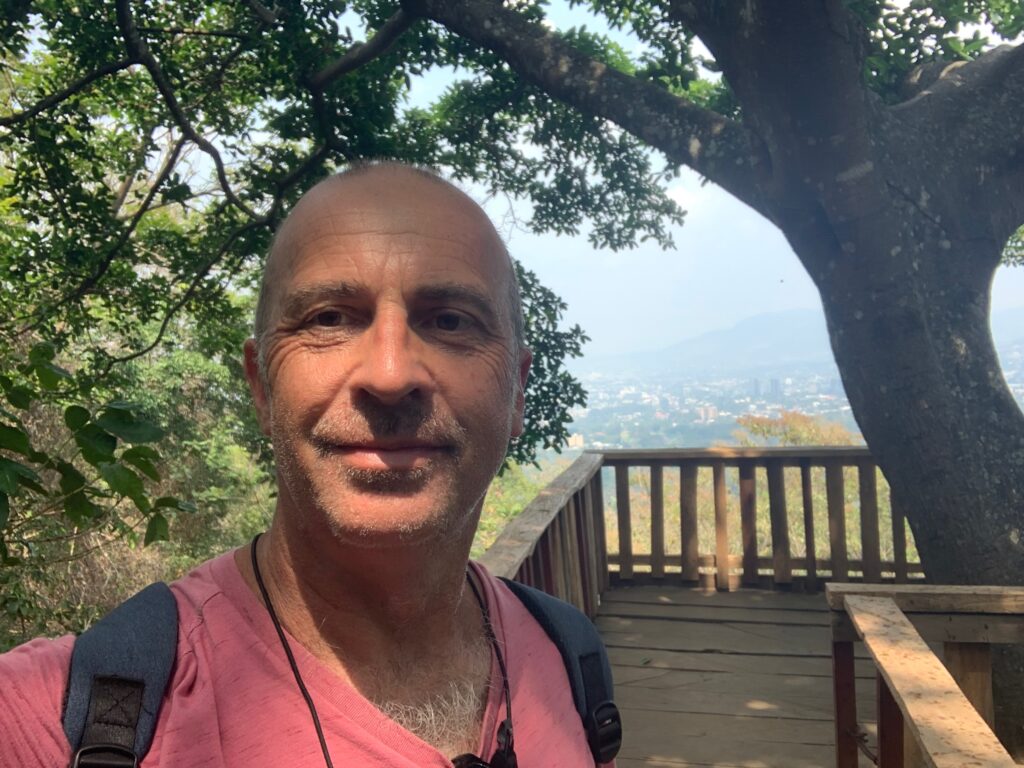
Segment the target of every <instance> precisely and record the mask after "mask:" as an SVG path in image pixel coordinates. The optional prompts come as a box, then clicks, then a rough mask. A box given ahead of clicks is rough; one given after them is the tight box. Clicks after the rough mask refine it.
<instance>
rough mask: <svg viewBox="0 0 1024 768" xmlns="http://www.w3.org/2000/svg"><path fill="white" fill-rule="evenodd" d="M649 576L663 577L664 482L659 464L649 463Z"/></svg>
mask: <svg viewBox="0 0 1024 768" xmlns="http://www.w3.org/2000/svg"><path fill="white" fill-rule="evenodd" d="M651 576H653V577H654V578H656V579H663V578H665V482H664V477H663V473H662V469H661V464H652V465H651Z"/></svg>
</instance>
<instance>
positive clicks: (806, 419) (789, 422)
mask: <svg viewBox="0 0 1024 768" xmlns="http://www.w3.org/2000/svg"><path fill="white" fill-rule="evenodd" d="M736 423H737V424H739V427H740V428H739V429H738V430H736V432H735V433H734V437H735V439H736V442H737V443H738V444H739V445H790V446H793V445H863V444H864V441H863V439H861V436H860V435H857V434H854V433H853V432H851V431H850V430H848V429H847V428H846V427H844V426H843V425H842V424H839V423H838V422H835V421H829V420H828V419H825V418H822V417H820V416H812V415H810V414H807V413H801V412H800V411H782V412H781V413H779V415H778V416H775V417H772V416H753V415H746V416H740V417H739V418H737V419H736Z"/></svg>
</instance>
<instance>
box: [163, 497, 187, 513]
mask: <svg viewBox="0 0 1024 768" xmlns="http://www.w3.org/2000/svg"><path fill="white" fill-rule="evenodd" d="M153 506H154V507H155V508H156V509H161V508H167V509H177V510H180V511H182V512H196V505H195V504H193V503H192V502H191V501H184V500H183V499H178V498H175V497H174V496H161V497H160V498H159V499H157V500H156V501H155V502H154V503H153Z"/></svg>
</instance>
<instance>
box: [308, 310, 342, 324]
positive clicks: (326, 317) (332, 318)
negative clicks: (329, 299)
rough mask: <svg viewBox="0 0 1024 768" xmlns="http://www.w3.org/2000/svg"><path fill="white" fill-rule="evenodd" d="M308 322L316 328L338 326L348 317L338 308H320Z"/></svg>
mask: <svg viewBox="0 0 1024 768" xmlns="http://www.w3.org/2000/svg"><path fill="white" fill-rule="evenodd" d="M308 322H309V325H311V326H314V327H317V328H338V327H339V326H342V325H345V324H346V323H347V322H348V317H347V316H346V315H345V313H344V312H342V311H341V310H340V309H321V310H320V311H319V312H317V313H316V314H314V315H313V316H311V317H310V318H309V321H308Z"/></svg>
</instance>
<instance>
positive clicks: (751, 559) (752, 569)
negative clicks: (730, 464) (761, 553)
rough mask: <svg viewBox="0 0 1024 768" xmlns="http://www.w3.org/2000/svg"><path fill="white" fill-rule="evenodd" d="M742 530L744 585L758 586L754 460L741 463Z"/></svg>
mask: <svg viewBox="0 0 1024 768" xmlns="http://www.w3.org/2000/svg"><path fill="white" fill-rule="evenodd" d="M740 530H741V532H742V535H743V585H744V586H747V587H756V586H757V584H758V578H757V474H756V467H755V464H754V462H752V461H744V462H742V463H741V464H740Z"/></svg>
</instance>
